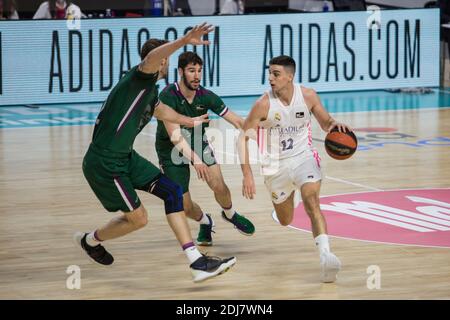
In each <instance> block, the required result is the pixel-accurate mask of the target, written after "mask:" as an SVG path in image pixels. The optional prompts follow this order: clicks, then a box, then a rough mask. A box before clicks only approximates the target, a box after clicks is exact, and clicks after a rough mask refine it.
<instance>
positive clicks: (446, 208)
mask: <svg viewBox="0 0 450 320" xmlns="http://www.w3.org/2000/svg"><path fill="white" fill-rule="evenodd" d="M449 199H450V188H443V189H412V190H391V191H381V192H378V191H377V192H364V193H353V194H342V195H335V196H325V197H321V198H320V208H321V210H322V213H323V214H324V216H325V217H326V219H327V225H328V232H329V234H330V235H332V236H336V237H343V238H348V239H355V240H362V241H370V242H381V243H390V244H400V245H417V246H426V247H447V248H450V201H449ZM305 216H306V212H305V210H304V208H303V205H302V204H301V203H300V204H299V205H298V206H297V207H296V209H295V214H294V220H293V222H292V224H291V227H293V228H296V229H300V230H304V231H311V225H310V222H309V220H308V219H305Z"/></svg>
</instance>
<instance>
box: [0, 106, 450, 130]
mask: <svg viewBox="0 0 450 320" xmlns="http://www.w3.org/2000/svg"><path fill="white" fill-rule="evenodd" d="M0 108H1V107H0ZM447 109H450V106H449V107H433V108H427V107H424V108H410V109H384V110H365V111H363V110H361V111H340V112H330V114H333V115H334V114H338V115H348V114H359V113H375V112H387V113H389V112H405V111H421V112H423V111H437V110H447ZM249 112H250V110H249V111H248V112H247V114H246V116H248V113H249ZM236 113H238V111H236ZM238 115H239V114H238ZM213 116H214V115H213ZM240 116H241V117H244V116H243V115H240ZM246 116H245V117H246ZM220 119H222V118H221V117H219V116H217V117H214V118H211V120H220ZM6 120H8V119H6ZM20 120H21V119H19V120H17V121H20ZM22 120H30V119H22ZM31 120H32V119H31ZM12 121H14V120H12ZM92 121H94V123H86V124H75V125H71V124H60V125H53V126H51V125H47V126H44V125H43V126H24V127H7V128H2V127H0V130H11V129H15V130H17V129H35V128H53V127H81V126H94V125H95V120H92ZM156 121H157V119H156V118H152V120H150V122H151V123H155V122H156Z"/></svg>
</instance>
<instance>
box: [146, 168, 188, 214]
mask: <svg viewBox="0 0 450 320" xmlns="http://www.w3.org/2000/svg"><path fill="white" fill-rule="evenodd" d="M148 192H150V193H151V194H153V195H155V196H157V197H158V198H160V199H162V200H163V201H164V207H165V209H166V214H171V213H174V212H179V211H183V188H181V186H180V185H178V184H176V183H175V182H173V181H172V180H170V179H169V178H167V177H166V176H165V175H161V176H160V177H159V178H158V179H156V180H155V181H153V182H152V183H151V184H150V186H149V188H148Z"/></svg>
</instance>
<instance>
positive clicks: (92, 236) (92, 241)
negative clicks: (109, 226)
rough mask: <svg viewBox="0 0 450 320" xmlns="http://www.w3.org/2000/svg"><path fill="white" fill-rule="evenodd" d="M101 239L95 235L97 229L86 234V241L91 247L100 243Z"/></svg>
mask: <svg viewBox="0 0 450 320" xmlns="http://www.w3.org/2000/svg"><path fill="white" fill-rule="evenodd" d="M101 241H102V240H100V239H99V238H98V236H97V230H94V231H92V232H91V233H89V234H88V235H87V236H86V242H87V244H88V245H90V246H91V247H95V246H97V245H99V244H100V242H101Z"/></svg>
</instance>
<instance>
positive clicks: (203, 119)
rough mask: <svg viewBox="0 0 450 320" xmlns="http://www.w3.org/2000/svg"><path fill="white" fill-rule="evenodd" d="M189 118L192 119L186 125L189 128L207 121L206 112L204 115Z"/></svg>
mask: <svg viewBox="0 0 450 320" xmlns="http://www.w3.org/2000/svg"><path fill="white" fill-rule="evenodd" d="M191 119H192V123H191V124H190V125H189V126H188V127H190V128H192V127H196V126H199V125H201V124H203V123H209V118H208V114H207V113H206V114H204V115H201V116H199V117H195V118H191Z"/></svg>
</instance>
